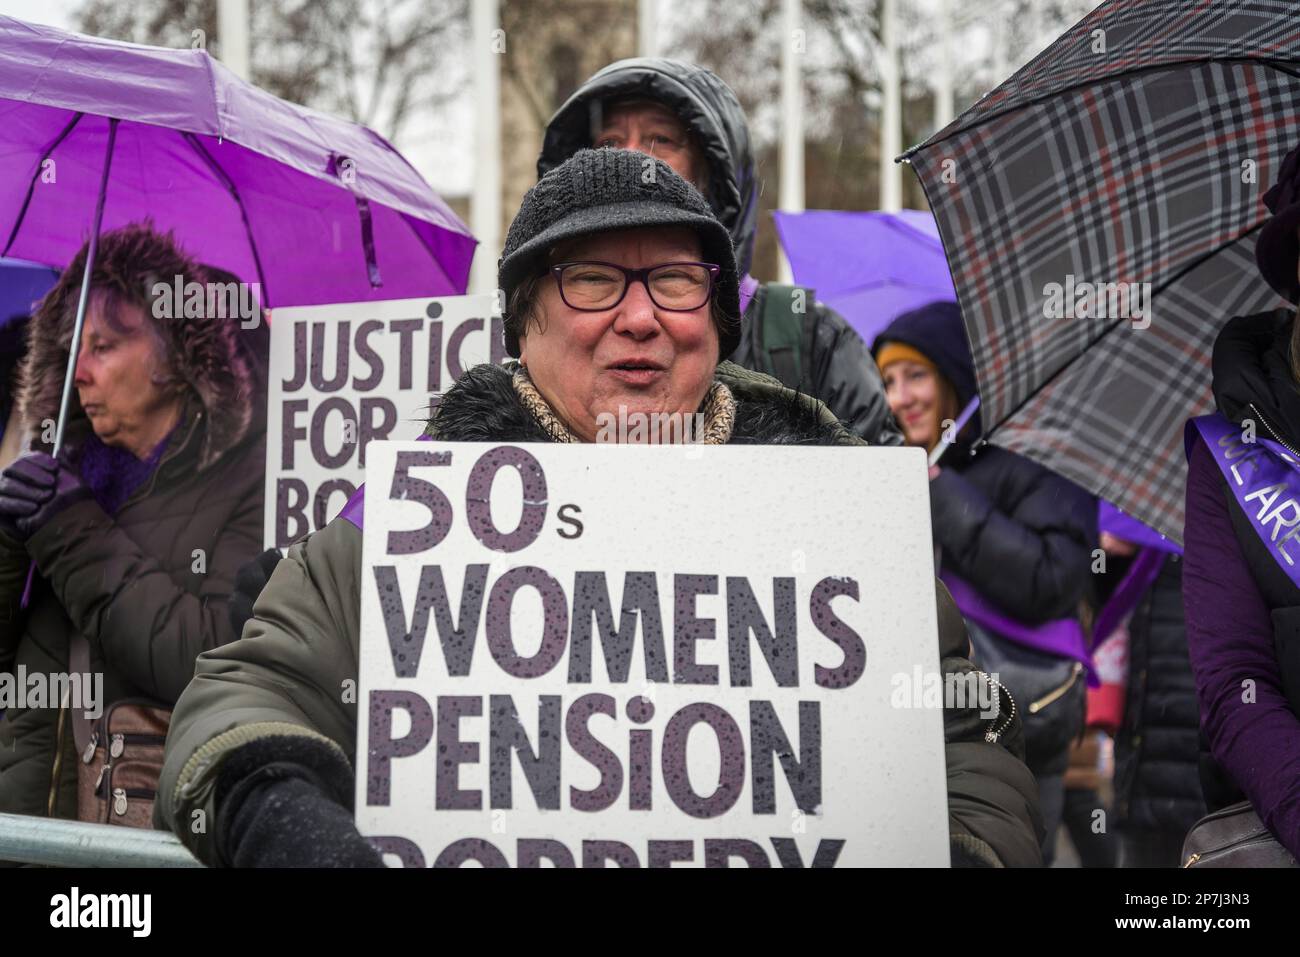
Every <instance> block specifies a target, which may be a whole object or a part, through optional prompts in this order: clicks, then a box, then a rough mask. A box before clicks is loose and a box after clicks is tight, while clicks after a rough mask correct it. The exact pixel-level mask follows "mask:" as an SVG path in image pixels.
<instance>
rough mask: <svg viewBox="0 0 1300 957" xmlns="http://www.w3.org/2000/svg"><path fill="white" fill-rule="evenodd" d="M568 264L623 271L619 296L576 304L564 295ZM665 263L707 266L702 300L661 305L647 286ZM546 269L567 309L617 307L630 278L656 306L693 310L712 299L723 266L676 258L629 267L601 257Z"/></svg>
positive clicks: (580, 310) (627, 287) (684, 310)
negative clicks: (605, 303)
mask: <svg viewBox="0 0 1300 957" xmlns="http://www.w3.org/2000/svg"><path fill="white" fill-rule="evenodd" d="M570 266H608V267H609V268H611V269H617V270H618V271H619V272H621V273H622V274H623V291H622V292H621V293H620V294H619V297H618V298H617V299H615V300H614V301H613V302H611V303H610V304H609V305H608V306H600V307H598V308H594V309H593V308H592V307H590V306H575V305H574V304H573V303H571V302H569V300H568V299H567V298H565V295H564V280H563V279H562V278H561V277H562V274H563V272H564V270H565V269H567V268H568V267H570ZM666 266H703V267H704V268H705V269H706V270H708V274H709V291H708V292H707V293H706V294H705V296H704V301H703V302H702V303H700V304H699V305H698V306H692V307H691V308H689V309H674V308H672V307H671V306H663V305H660V304H659V300H658V299H656V298H655V294H654V291H653V290H652V289H651V288H650V273H652V272H654V271H655V270H656V269H663V268H664V267H666ZM549 271H550V273H551V275H552V276H554V277H555V289H556V291H557V292H558V293H559V294H560V301H561V302H562V303H564V304H565V305H566V306H568V307H569V308H570V309H573V310H576V311H577V312H604V311H605V310H606V309H613V308H615V307H617V306H618V304H619V303H621V302H622V301H623V300H624V299H626V298H627V291H628V290H629V289H631V288H632V283H633V282H640V283H641V285H642V286H644V287H645V291H646V295H647V296H649V297H650V301H651V302H652V303H654V306H655V308H656V309H662V310H664V312H694V311H695V310H696V309H703V308H704V307H705V306H707V305H708V304H709V303H710V302H712V301H713V294H714V293H715V292H717V289H718V277H719V276H720V275H722V267H721V266H719V265H718V264H717V263H706V262H699V261H698V260H693V259H675V260H672V261H671V262H666V263H657V264H655V265H653V266H645V267H644V268H642V269H628V268H627V267H626V266H620V265H619V264H618V263H611V262H605V261H603V260H600V259H574V260H572V261H570V262H563V263H556V264H555V265H554V266H551V267H550V269H549Z"/></svg>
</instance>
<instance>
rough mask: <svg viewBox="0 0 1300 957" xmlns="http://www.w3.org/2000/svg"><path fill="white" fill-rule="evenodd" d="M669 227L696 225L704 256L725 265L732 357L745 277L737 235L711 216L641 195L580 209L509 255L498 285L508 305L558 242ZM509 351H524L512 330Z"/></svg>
mask: <svg viewBox="0 0 1300 957" xmlns="http://www.w3.org/2000/svg"><path fill="white" fill-rule="evenodd" d="M664 226H681V227H685V228H688V229H691V230H693V231H694V232H695V233H696V234H697V235H698V236H699V237H700V246H701V253H700V254H701V255H702V256H703V257H704V259H705V260H706V261H710V262H714V263H717V264H718V265H720V266H721V267H722V272H721V274H720V275H719V276H718V282H717V286H716V288H715V290H714V295H715V296H717V297H718V298H719V300H720V305H721V306H722V310H723V312H724V313H726V315H727V316H728V317H730V318H731V319H732V322H731V323H729V324H728V328H727V329H725V330H722V332H721V340H722V341H721V342H720V352H719V355H720V357H721V358H726V357H727V356H729V355H730V354H731V353H732V352H733V351H735V348H736V346H737V345H738V344H739V341H740V280H739V277H738V276H737V275H736V273H735V269H734V267H732V266H731V263H733V262H734V253H733V252H732V248H731V234H730V233H728V232H727V230H726V227H725V226H723V225H722V224H721V223H720V222H718V221H717V220H716V219H714V218H713V217H711V216H703V215H700V214H699V213H693V212H690V211H689V210H684V209H679V208H678V207H675V206H669V205H666V204H664V203H661V202H654V201H651V200H636V201H632V202H627V203H613V204H608V205H603V206H587V207H583V208H581V209H576V210H574V211H573V212H571V213H570V214H569V215H567V216H565V217H564V218H563V219H560V220H557V221H556V222H554V223H552V224H551V225H550V226H548V227H547V228H546V229H544V230H542V231H541V232H540V233H538V234H537V235H536V236H534V237H533V238H532V239H530V240H528V242H526V243H524V244H522V245H521V246H520V247H519V248H518V249H516V250H514V251H513V252H512V253H511V254H510V257H509V258H508V259H503V260H502V262H501V265H500V268H499V269H498V272H497V284H498V285H499V286H500V288H501V289H502V291H503V292H504V293H505V296H506V302H507V308H508V303H509V298H510V294H511V292H512V291H513V290H514V288H515V287H516V286H518V285H519V283H521V282H523V281H524V280H525V279H527V278H528V277H529V276H530V275H534V274H538V273H540V272H541V271H542V269H543V268H544V266H545V264H546V257H547V254H548V253H549V252H550V250H551V248H552V247H553V246H555V245H556V244H558V243H561V242H566V241H568V240H573V239H581V238H584V237H586V236H598V235H601V234H603V233H613V232H620V231H623V230H629V229H655V228H658V227H664ZM506 351H507V352H508V353H509V354H510V355H511V356H513V357H515V358H518V356H519V340H518V338H517V337H516V336H514V335H512V334H511V333H510V332H508V331H507V333H506Z"/></svg>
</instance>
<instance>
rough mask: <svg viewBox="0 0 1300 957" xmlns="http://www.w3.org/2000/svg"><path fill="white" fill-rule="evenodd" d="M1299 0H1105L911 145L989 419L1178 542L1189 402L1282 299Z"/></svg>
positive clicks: (1196, 411)
mask: <svg viewBox="0 0 1300 957" xmlns="http://www.w3.org/2000/svg"><path fill="white" fill-rule="evenodd" d="M1295 9H1296V8H1295V3H1294V0H1215V2H1210V0H1196V2H1189V0H1109V2H1107V3H1103V4H1102V5H1101V6H1099V7H1097V9H1095V10H1094V11H1093V12H1092V13H1091V14H1089V15H1088V16H1087V17H1085V18H1084V19H1083V20H1082V21H1080V22H1079V23H1078V24H1076V25H1075V26H1074V27H1072V28H1071V29H1070V30H1068V31H1067V32H1066V33H1065V34H1064V35H1062V36H1061V37H1060V38H1059V39H1057V40H1056V42H1054V43H1053V44H1052V45H1051V46H1050V47H1048V48H1047V49H1046V50H1044V51H1043V52H1042V53H1041V54H1039V56H1038V57H1036V58H1035V59H1034V60H1033V61H1032V62H1030V63H1029V64H1028V65H1026V66H1025V67H1024V68H1023V69H1021V70H1020V71H1019V72H1018V73H1016V74H1015V75H1014V76H1012V77H1011V78H1010V79H1009V80H1007V81H1006V82H1005V83H1003V84H1002V85H1001V86H1000V87H998V88H997V89H996V90H995V91H993V92H992V93H990V94H989V95H987V96H985V97H984V98H983V99H981V100H980V101H979V102H978V103H976V104H975V105H974V106H972V107H971V108H970V109H969V110H967V111H966V112H965V113H963V114H962V115H961V116H960V117H958V118H957V119H956V120H954V121H953V123H952V124H950V125H949V126H948V127H947V128H945V129H943V130H941V131H940V132H938V133H936V134H935V135H934V136H933V137H931V138H930V139H929V140H927V141H926V142H925V143H922V144H921V145H920V146H917V147H914V148H913V149H912V150H910V151H909V152H908V153H907V154H906V156H905V157H904V159H906V160H908V161H910V162H911V163H912V165H913V167H914V168H915V170H916V172H917V175H918V176H919V177H920V179H921V182H922V184H923V186H924V188H925V192H926V196H927V198H928V200H929V202H930V205H931V207H932V208H933V210H934V213H935V216H936V218H937V219H938V222H939V230H940V235H941V236H942V238H943V241H944V246H945V248H946V250H947V253H948V262H949V265H950V267H951V269H952V275H953V280H954V282H955V284H956V287H957V294H958V300H959V301H960V303H961V306H962V310H963V313H964V316H965V320H966V329H967V332H968V334H969V336H970V340H971V351H972V354H973V356H974V360H975V370H976V375H977V378H978V381H979V386H980V395H981V397H982V399H983V403H984V404H983V409H982V415H983V421H984V424H985V427H986V435H987V436H988V437H989V438H990V439H991V440H992V441H994V442H996V443H997V444H999V445H1001V446H1003V447H1005V448H1009V449H1012V450H1014V451H1017V452H1021V453H1023V454H1025V455H1027V456H1029V457H1031V458H1033V459H1035V460H1037V461H1039V462H1041V463H1043V464H1044V465H1046V466H1047V467H1049V468H1051V469H1054V470H1056V471H1057V472H1060V473H1061V474H1063V475H1065V476H1067V477H1069V478H1071V479H1073V480H1074V481H1076V482H1078V483H1079V484H1081V485H1083V486H1084V487H1086V488H1088V489H1089V490H1090V491H1092V492H1094V493H1095V494H1097V495H1099V496H1101V497H1102V498H1104V499H1106V500H1107V501H1110V502H1113V503H1115V504H1116V505H1118V506H1119V507H1120V508H1122V509H1123V510H1124V511H1125V512H1128V513H1129V514H1131V515H1133V516H1135V517H1137V518H1139V519H1141V520H1142V521H1144V522H1145V523H1147V524H1148V525H1150V526H1152V527H1153V528H1156V529H1157V530H1159V531H1160V532H1161V533H1163V534H1164V535H1166V536H1168V537H1169V538H1171V539H1173V540H1175V541H1177V542H1179V543H1181V542H1182V532H1183V488H1184V475H1185V465H1184V458H1183V449H1182V433H1183V424H1184V422H1185V421H1186V420H1187V419H1188V418H1189V417H1191V416H1196V415H1203V414H1205V413H1206V412H1209V411H1212V410H1213V407H1214V405H1213V398H1212V396H1211V393H1210V354H1211V347H1212V345H1213V343H1214V339H1215V336H1216V334H1217V332H1218V330H1219V329H1220V328H1221V327H1222V325H1223V324H1224V322H1226V321H1227V320H1228V319H1229V318H1230V317H1232V316H1234V315H1239V314H1245V313H1251V312H1257V311H1262V310H1266V309H1270V308H1273V307H1276V306H1278V305H1281V304H1282V301H1281V300H1280V299H1278V297H1277V295H1276V294H1275V293H1274V292H1273V291H1272V290H1271V289H1270V288H1269V287H1268V286H1267V284H1266V283H1265V282H1264V280H1263V279H1262V278H1261V277H1260V275H1259V273H1258V270H1257V269H1256V267H1255V261H1254V247H1255V240H1256V237H1257V234H1258V231H1259V228H1260V226H1261V225H1262V224H1263V222H1264V220H1265V219H1266V218H1267V216H1268V212H1267V210H1266V209H1265V208H1264V206H1263V204H1262V203H1261V202H1260V197H1261V196H1262V195H1263V193H1264V191H1265V190H1266V189H1267V188H1268V186H1269V184H1270V183H1271V182H1272V180H1273V178H1274V177H1275V176H1276V174H1277V171H1278V169H1279V168H1280V165H1281V162H1282V158H1283V157H1284V156H1285V155H1286V153H1287V151H1288V150H1289V149H1290V148H1291V147H1292V146H1294V145H1295V144H1296V142H1297V140H1300V111H1297V110H1296V103H1297V102H1300V20H1297V19H1296V16H1295Z"/></svg>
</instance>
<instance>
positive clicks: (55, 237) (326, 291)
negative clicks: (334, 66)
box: [0, 17, 474, 306]
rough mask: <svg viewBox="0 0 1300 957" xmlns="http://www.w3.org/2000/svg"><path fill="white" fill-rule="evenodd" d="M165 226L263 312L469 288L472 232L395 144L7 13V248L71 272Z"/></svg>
mask: <svg viewBox="0 0 1300 957" xmlns="http://www.w3.org/2000/svg"><path fill="white" fill-rule="evenodd" d="M112 121H117V122H116V124H115V125H116V138H115V141H114V143H113V150H112V155H111V163H110V170H111V176H110V179H109V181H108V187H107V191H106V195H105V197H104V209H103V225H102V228H103V229H104V230H109V229H113V228H115V227H118V226H122V225H125V224H126V223H130V222H134V221H139V220H142V219H145V218H146V217H148V218H152V220H153V222H154V225H155V226H156V227H157V228H159V229H161V230H163V231H168V230H171V231H173V232H174V233H175V236H176V238H177V240H178V241H179V242H180V243H181V245H182V246H184V247H185V248H186V250H187V251H188V252H189V253H190V254H191V255H193V256H195V257H196V258H198V259H200V260H201V261H203V262H205V263H207V264H209V265H213V266H219V267H221V268H223V269H226V270H229V271H230V272H232V273H234V274H235V275H237V276H239V277H240V278H241V279H243V280H244V281H246V282H261V284H262V303H263V305H266V306H285V305H314V304H318V303H327V302H353V301H362V300H367V299H402V298H408V297H417V296H434V295H449V294H455V293H461V292H464V290H465V285H466V282H467V279H468V275H469V263H470V259H471V257H472V256H473V251H474V240H473V238H472V237H471V236H470V233H469V230H468V229H467V228H466V227H465V225H464V224H463V223H462V222H461V221H460V220H459V219H458V218H457V217H456V215H455V214H454V213H453V212H452V211H451V210H450V209H449V208H448V207H447V205H446V204H445V203H444V202H443V201H442V200H441V199H439V198H438V197H437V195H436V194H435V193H434V192H433V190H432V189H431V188H430V187H429V186H428V184H427V183H425V182H424V180H423V179H422V178H421V177H420V175H419V174H418V173H416V172H415V170H414V169H413V168H412V167H411V166H410V164H409V163H407V162H406V160H405V159H403V158H402V156H401V154H399V153H398V152H397V151H396V150H395V149H394V148H393V147H392V146H391V145H390V144H389V143H388V142H386V141H385V140H384V139H383V137H381V136H379V135H378V134H376V133H374V132H372V131H370V130H368V129H366V128H365V127H362V126H359V125H357V124H355V123H350V122H346V121H344V120H340V119H337V118H335V117H331V116H327V115H325V114H323V113H318V112H316V111H314V110H310V109H307V108H305V107H301V106H295V105H294V104H291V103H286V102H284V101H283V100H280V99H277V98H276V97H274V96H272V95H271V94H269V93H267V92H265V91H263V90H260V89H258V88H257V87H255V86H252V85H250V84H248V83H245V82H244V81H243V80H240V79H239V78H238V77H236V76H235V75H234V74H233V73H231V72H230V71H229V70H228V69H226V68H225V67H224V66H223V65H222V64H221V63H219V62H217V61H216V60H214V59H212V57H210V56H209V55H208V54H207V53H206V52H204V51H202V50H168V49H161V48H157V47H147V46H139V45H136V44H131V43H119V42H116V41H111V40H100V39H95V38H92V37H85V36H80V35H78V34H73V33H67V32H64V31H61V30H55V29H52V28H49V27H44V26H35V25H31V24H27V23H24V22H22V21H19V20H15V19H12V18H9V17H0V255H3V256H17V257H21V258H24V259H30V260H34V261H37V262H42V263H47V264H49V265H52V266H56V267H59V268H62V267H63V266H64V265H66V263H67V262H68V261H69V260H71V259H72V257H73V255H74V254H75V253H76V251H77V250H78V249H79V248H80V247H81V245H82V244H83V243H85V242H86V240H87V238H88V235H89V232H90V225H91V222H92V217H93V214H94V212H95V206H96V200H97V197H98V193H99V187H100V181H101V174H102V172H103V170H104V166H105V158H106V155H107V153H108V150H107V147H108V144H109V140H110V123H111V122H112Z"/></svg>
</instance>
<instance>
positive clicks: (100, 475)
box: [77, 426, 179, 515]
mask: <svg viewBox="0 0 1300 957" xmlns="http://www.w3.org/2000/svg"><path fill="white" fill-rule="evenodd" d="M177 428H179V426H177ZM175 434H176V429H172V430H171V431H170V432H168V433H167V434H166V435H165V436H164V437H163V439H162V441H161V442H159V443H158V444H157V445H156V446H154V450H153V451H152V452H150V453H149V455H148V457H147V458H145V459H143V460H142V459H138V458H136V457H135V455H134V453H132V452H129V451H127V450H126V449H122V448H117V447H115V446H109V445H105V444H104V443H103V442H101V441H100V440H99V436H97V435H94V434H93V433H92V434H91V436H90V437H89V438H88V439H87V440H86V442H85V444H84V445H82V447H81V461H80V462H79V463H78V468H77V470H78V471H79V472H80V473H81V480H82V481H83V482H85V483H86V487H87V488H89V489H90V494H91V495H92V496H93V497H94V499H95V501H96V502H98V503H99V507H100V508H102V509H103V510H104V511H105V513H107V514H109V515H116V514H117V511H118V510H119V509H120V508H121V507H122V506H123V505H125V504H126V503H127V500H128V499H130V498H131V496H132V495H134V494H135V492H136V490H137V489H139V488H140V486H141V485H143V484H144V483H145V482H147V481H148V480H149V477H150V476H151V475H153V473H154V470H155V469H157V468H158V463H159V462H160V461H161V460H162V456H163V452H164V451H165V450H166V448H167V443H168V442H170V441H171V438H172V436H173V435H175Z"/></svg>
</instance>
